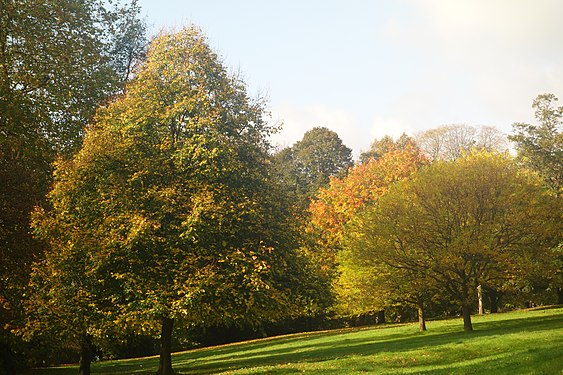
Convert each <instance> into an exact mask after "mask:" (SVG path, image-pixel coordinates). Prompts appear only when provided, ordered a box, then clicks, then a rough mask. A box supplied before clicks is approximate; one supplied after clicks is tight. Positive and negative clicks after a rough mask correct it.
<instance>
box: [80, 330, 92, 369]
mask: <svg viewBox="0 0 563 375" xmlns="http://www.w3.org/2000/svg"><path fill="white" fill-rule="evenodd" d="M91 363H92V341H91V339H90V337H88V336H87V335H85V336H83V337H82V342H81V343H80V368H79V369H78V374H79V375H90V371H91V370H90V367H91V366H90V365H91Z"/></svg>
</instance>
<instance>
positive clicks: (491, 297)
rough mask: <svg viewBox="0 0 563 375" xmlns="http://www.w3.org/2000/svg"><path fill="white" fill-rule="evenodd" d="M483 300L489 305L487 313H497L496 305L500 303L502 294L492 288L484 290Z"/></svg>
mask: <svg viewBox="0 0 563 375" xmlns="http://www.w3.org/2000/svg"><path fill="white" fill-rule="evenodd" d="M484 292H485V299H486V300H487V302H488V303H489V311H490V312H491V314H493V313H497V312H498V305H499V302H500V298H501V297H502V293H500V292H498V291H496V290H495V289H493V288H485V289H484Z"/></svg>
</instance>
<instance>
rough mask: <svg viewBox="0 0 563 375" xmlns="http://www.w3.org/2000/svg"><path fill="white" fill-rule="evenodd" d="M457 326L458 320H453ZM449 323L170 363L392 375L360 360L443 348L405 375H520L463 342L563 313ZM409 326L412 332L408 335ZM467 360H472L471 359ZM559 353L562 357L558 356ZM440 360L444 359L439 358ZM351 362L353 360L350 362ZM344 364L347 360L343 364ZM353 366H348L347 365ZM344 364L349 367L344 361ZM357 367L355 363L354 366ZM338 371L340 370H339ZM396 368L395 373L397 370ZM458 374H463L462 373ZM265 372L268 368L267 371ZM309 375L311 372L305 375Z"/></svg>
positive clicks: (254, 345)
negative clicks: (484, 373)
mask: <svg viewBox="0 0 563 375" xmlns="http://www.w3.org/2000/svg"><path fill="white" fill-rule="evenodd" d="M452 323H454V322H452ZM455 323H456V324H451V325H450V324H448V325H446V326H442V327H440V328H439V332H435V333H434V332H433V331H432V328H431V325H432V323H430V331H429V332H427V333H424V334H420V333H418V332H417V331H416V328H415V325H414V324H413V325H412V326H407V327H405V326H403V327H405V329H404V330H403V332H400V333H397V332H396V330H389V331H388V332H389V333H386V331H387V329H386V328H385V326H383V327H376V328H369V329H353V330H338V331H327V332H313V333H305V334H297V335H291V336H286V337H277V338H271V339H265V340H257V341H251V342H245V343H239V344H231V345H225V346H221V347H213V348H205V349H199V350H193V351H190V352H184V353H176V354H174V355H173V358H172V362H173V366H174V369H175V370H176V371H178V373H179V374H199V375H206V374H215V373H219V372H225V371H235V370H240V369H248V373H260V368H262V369H264V367H267V373H268V374H288V373H292V372H298V370H297V369H296V368H295V367H296V366H297V365H298V364H305V365H306V364H308V363H319V364H320V365H319V368H322V367H323V366H322V363H323V362H328V361H330V362H331V365H330V366H327V367H326V368H323V369H322V371H321V370H314V371H313V372H317V373H342V372H349V371H350V370H351V369H350V368H346V367H342V368H337V367H338V366H339V364H338V363H337V361H335V360H337V359H348V358H360V360H359V361H357V363H358V365H357V366H358V368H357V369H356V371H358V372H370V370H373V369H374V368H375V367H374V366H376V367H377V370H378V371H382V370H384V369H385V368H388V369H389V371H390V372H393V371H395V372H396V369H397V363H396V362H393V363H389V364H385V363H380V362H377V364H373V365H369V364H366V363H364V362H363V361H362V360H361V358H362V357H367V356H372V355H377V354H378V353H384V352H389V353H402V352H405V356H404V357H405V358H407V357H409V358H410V357H412V356H413V353H407V352H412V351H416V350H429V351H432V350H433V349H432V348H435V347H439V348H440V349H439V350H440V353H439V354H440V355H439V356H436V355H433V356H428V357H426V358H425V357H420V358H415V359H412V358H410V359H409V360H416V361H417V363H416V364H413V363H405V368H406V369H407V370H405V371H403V372H404V373H425V372H427V371H431V372H432V373H437V374H441V373H443V374H448V373H452V366H453V364H455V363H464V367H463V369H464V371H467V372H466V373H471V372H476V371H477V372H478V370H482V369H485V368H486V369H489V368H498V369H499V371H500V373H506V372H507V371H512V372H515V373H516V372H517V370H518V368H514V366H515V363H516V365H517V364H518V361H516V362H515V361H503V357H502V356H503V353H489V354H484V353H468V352H467V350H464V349H463V346H464V343H465V342H466V341H467V340H471V339H473V338H483V337H493V336H501V335H506V334H510V333H519V332H526V333H529V334H531V335H533V334H538V333H539V332H541V331H546V330H553V329H554V328H558V327H561V326H563V315H561V314H559V315H554V316H539V317H522V318H514V319H505V320H502V319H500V320H493V321H490V320H486V321H482V322H481V321H479V319H476V321H475V323H474V327H475V331H474V332H471V333H465V332H463V331H461V329H462V328H461V324H457V323H458V322H457V321H456V322H455ZM410 328H412V329H413V330H412V331H410ZM468 355H469V357H471V358H468ZM510 355H512V356H513V355H517V356H522V357H523V358H524V357H526V356H527V358H528V360H527V362H530V358H531V360H532V363H533V361H534V358H537V360H538V361H539V360H540V359H541V360H544V361H545V360H547V362H550V361H551V362H553V363H557V360H558V359H560V358H561V353H545V352H542V350H541V348H538V349H537V350H536V351H534V348H528V347H526V348H522V349H521V350H520V349H519V348H514V351H511V352H510ZM558 355H559V357H558ZM441 358H442V359H441ZM443 358H447V359H448V361H449V362H450V363H452V365H448V364H444V360H443ZM352 361H353V360H352ZM405 361H407V359H405ZM343 362H346V361H343ZM504 363H506V365H503V364H504ZM348 365H349V363H348ZM340 366H347V365H346V364H345V363H343V364H342V365H340ZM354 366H356V365H354ZM425 366H432V370H425ZM157 367H158V358H156V357H152V358H142V359H141V358H139V359H131V360H122V361H115V362H100V363H96V364H94V366H93V369H92V370H93V371H92V373H93V374H154V373H155V372H156V369H157ZM335 367H336V368H335ZM393 369H395V370H393ZM458 370H459V369H456V371H455V372H456V373H458V372H459V373H461V372H462V371H458ZM264 371H265V370H264ZM76 372H77V369H76V367H71V368H68V369H60V368H59V369H53V370H52V371H50V369H42V370H41V371H39V372H31V373H30V374H41V375H49V374H57V375H59V374H76ZM307 372H308V373H309V371H307ZM547 373H549V372H547Z"/></svg>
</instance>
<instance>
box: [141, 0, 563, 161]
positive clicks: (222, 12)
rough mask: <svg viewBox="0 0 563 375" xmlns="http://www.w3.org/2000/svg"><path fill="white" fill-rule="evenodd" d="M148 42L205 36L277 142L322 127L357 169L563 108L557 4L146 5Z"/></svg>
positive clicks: (502, 0) (500, 0) (176, 0)
mask: <svg viewBox="0 0 563 375" xmlns="http://www.w3.org/2000/svg"><path fill="white" fill-rule="evenodd" d="M138 3H139V5H140V6H141V8H142V11H141V15H142V16H144V17H146V20H147V23H148V25H149V28H150V33H151V34H155V33H157V32H158V31H160V30H162V29H171V28H176V29H177V28H181V27H182V26H185V25H191V24H193V25H196V26H198V27H200V28H201V29H202V30H203V32H204V33H205V35H206V36H207V37H208V39H209V45H210V46H211V47H212V48H213V49H214V50H215V51H216V52H217V53H218V54H219V55H220V56H221V57H222V58H223V62H224V64H225V66H227V67H228V68H229V69H230V70H231V71H232V72H238V73H240V74H241V75H242V77H243V79H244V81H245V82H246V83H247V85H248V88H249V93H250V94H251V95H253V96H256V95H259V94H266V95H267V97H268V99H269V100H268V103H269V104H268V106H269V107H268V109H269V110H270V112H271V114H272V121H274V122H277V123H283V127H282V130H281V131H280V132H279V133H278V134H276V135H275V136H274V137H273V139H272V141H273V143H274V144H277V145H279V146H280V147H285V146H290V145H292V144H293V143H294V142H296V141H298V140H300V139H301V138H302V137H303V134H304V133H305V132H306V131H307V130H309V129H311V128H313V127H316V126H324V127H327V128H329V129H331V130H334V131H335V132H337V133H338V135H339V136H340V138H341V139H342V140H343V142H344V144H346V145H347V146H348V147H350V148H352V150H353V153H354V155H355V156H356V157H357V156H358V155H359V153H360V152H361V151H365V150H367V149H369V146H370V144H371V142H372V141H373V140H374V139H376V138H381V137H382V136H384V135H391V136H393V137H398V136H399V135H401V134H402V133H403V132H405V133H407V134H409V135H416V134H417V133H418V132H421V131H424V130H427V129H431V128H435V127H438V126H441V125H448V124H466V125H471V126H485V125H486V126H496V127H497V128H498V129H499V130H501V131H502V132H504V133H506V134H509V133H510V132H511V129H512V124H513V123H515V122H526V123H533V122H534V121H535V120H534V113H533V110H532V108H531V104H532V101H533V100H534V98H535V97H536V96H537V95H538V94H542V93H553V94H555V95H556V96H557V97H558V98H560V102H559V105H562V104H561V102H562V101H563V22H562V21H561V15H563V1H561V0H139V1H138Z"/></svg>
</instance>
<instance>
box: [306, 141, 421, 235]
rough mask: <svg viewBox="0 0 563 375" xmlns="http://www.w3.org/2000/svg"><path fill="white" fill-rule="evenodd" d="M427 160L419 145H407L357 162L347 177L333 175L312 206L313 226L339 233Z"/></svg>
mask: <svg viewBox="0 0 563 375" xmlns="http://www.w3.org/2000/svg"><path fill="white" fill-rule="evenodd" d="M426 163H427V160H426V158H425V157H424V156H423V155H422V154H421V153H420V152H419V151H418V149H416V148H415V147H406V148H404V149H401V150H396V149H395V150H391V151H389V152H387V153H386V154H385V155H383V156H382V157H381V158H379V159H369V160H368V161H367V162H365V163H363V164H358V165H356V166H354V167H353V168H351V169H350V171H349V173H348V175H347V176H346V177H344V178H332V179H331V181H330V185H329V186H328V188H326V189H320V191H319V193H318V194H317V197H316V199H314V200H313V201H312V202H311V205H310V207H309V210H310V212H311V214H312V217H311V222H312V224H313V226H315V227H317V228H319V229H320V230H321V231H323V232H325V233H327V234H331V235H336V234H337V233H339V232H340V230H341V229H342V226H343V225H344V224H345V223H346V222H347V221H348V220H349V219H350V218H351V217H352V216H353V215H354V214H355V213H357V212H358V211H360V210H361V209H362V208H363V207H365V206H366V205H369V204H373V203H374V202H376V201H377V199H379V197H381V196H382V195H383V194H384V193H385V192H386V191H387V189H388V188H389V186H390V185H391V184H392V183H394V182H396V181H399V180H402V179H405V178H408V177H410V176H411V175H412V174H413V173H414V172H415V171H416V170H417V169H418V168H419V167H420V166H422V165H424V164H426Z"/></svg>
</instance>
